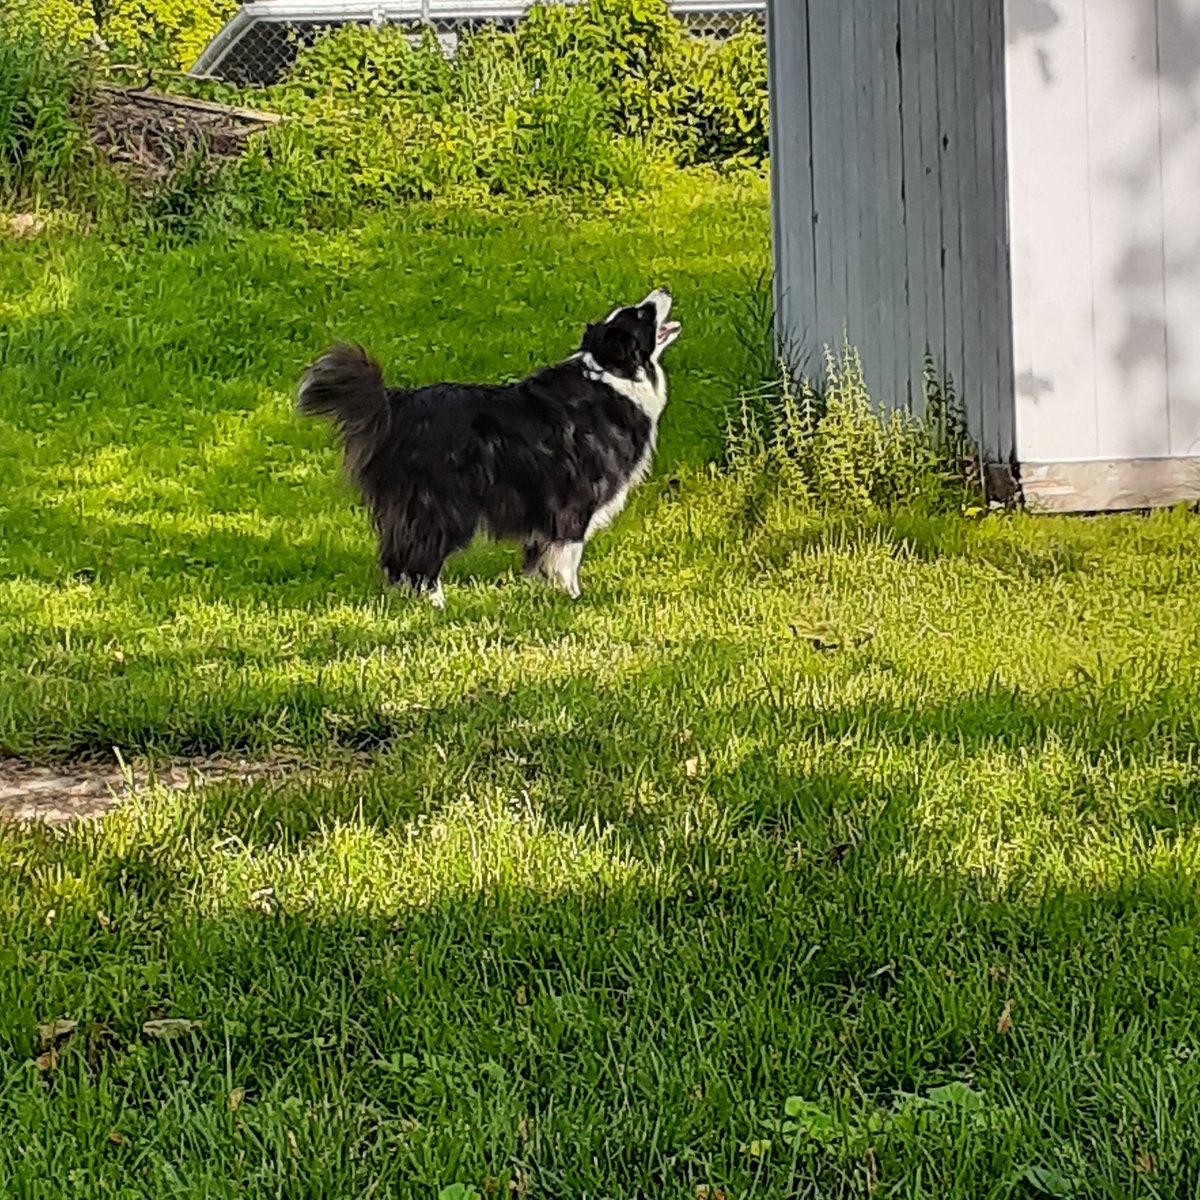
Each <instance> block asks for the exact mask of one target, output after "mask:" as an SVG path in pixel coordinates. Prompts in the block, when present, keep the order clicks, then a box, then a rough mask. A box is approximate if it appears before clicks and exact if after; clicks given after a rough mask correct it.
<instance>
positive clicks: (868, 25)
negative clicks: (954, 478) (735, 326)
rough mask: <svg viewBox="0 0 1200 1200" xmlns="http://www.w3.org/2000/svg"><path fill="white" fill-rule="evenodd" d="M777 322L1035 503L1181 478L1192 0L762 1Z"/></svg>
mask: <svg viewBox="0 0 1200 1200" xmlns="http://www.w3.org/2000/svg"><path fill="white" fill-rule="evenodd" d="M769 11H770V31H771V37H772V46H771V56H772V68H773V70H772V104H773V112H772V120H773V130H772V134H773V170H774V185H775V197H774V205H775V231H776V233H775V262H776V307H777V319H778V323H779V328H780V332H781V335H782V336H783V338H784V341H785V345H791V346H792V347H799V348H803V349H806V350H808V351H810V352H811V351H812V350H814V349H819V348H820V347H821V346H822V345H823V344H825V343H831V342H837V341H839V340H840V338H841V334H842V331H843V328H844V329H845V330H846V332H847V333H848V334H849V337H850V339H851V341H853V342H854V343H856V344H857V345H858V347H859V349H860V352H861V353H862V356H863V361H864V368H865V370H866V374H867V379H868V383H869V384H870V386H871V387H872V389H873V391H874V393H875V395H876V396H877V398H878V399H879V400H881V401H882V402H884V403H885V404H894V403H898V402H908V401H910V400H919V379H920V363H921V358H922V353H923V350H924V348H925V346H926V345H928V346H929V347H930V349H931V350H932V351H933V354H934V357H935V359H936V361H937V363H938V366H939V368H940V369H942V370H943V371H945V372H947V373H949V375H950V376H951V377H952V378H953V380H954V382H955V385H956V387H957V389H958V391H959V393H960V395H961V398H962V400H963V402H964V405H965V407H966V409H967V415H968V419H969V422H970V425H971V429H972V432H973V434H974V435H975V437H976V438H977V439H978V440H979V442H980V444H981V447H982V449H983V450H984V452H985V456H986V457H987V458H988V459H989V460H991V461H993V462H998V463H1007V462H1014V463H1016V464H1017V465H1018V468H1019V471H1020V475H1021V479H1022V486H1023V490H1024V493H1025V497H1026V499H1027V501H1029V502H1031V503H1033V504H1035V505H1038V506H1041V507H1060V508H1068V509H1069V508H1079V509H1082V508H1105V507H1141V506H1142V505H1146V504H1153V503H1163V502H1172V501H1175V500H1183V499H1196V498H1200V0H772V3H771V6H770V10H769Z"/></svg>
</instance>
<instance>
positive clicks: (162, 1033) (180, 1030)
mask: <svg viewBox="0 0 1200 1200" xmlns="http://www.w3.org/2000/svg"><path fill="white" fill-rule="evenodd" d="M203 1028H204V1022H203V1021H189V1020H187V1019H186V1018H184V1017H163V1018H161V1019H160V1020H157V1021H146V1022H145V1023H144V1024H143V1025H142V1032H143V1033H144V1034H145V1035H146V1036H147V1037H152V1038H159V1039H160V1040H162V1041H166V1040H167V1039H168V1038H175V1037H182V1036H183V1035H184V1034H185V1033H191V1032H192V1030H193V1029H203Z"/></svg>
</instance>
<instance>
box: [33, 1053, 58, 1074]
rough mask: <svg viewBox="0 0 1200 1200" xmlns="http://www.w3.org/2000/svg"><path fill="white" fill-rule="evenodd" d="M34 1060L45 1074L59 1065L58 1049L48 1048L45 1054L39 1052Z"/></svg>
mask: <svg viewBox="0 0 1200 1200" xmlns="http://www.w3.org/2000/svg"><path fill="white" fill-rule="evenodd" d="M33 1062H34V1065H35V1066H36V1067H37V1069H38V1070H39V1071H41V1072H43V1074H44V1073H45V1072H47V1071H53V1070H54V1068H55V1067H57V1066H58V1051H57V1050H47V1051H46V1053H45V1054H39V1055H38V1056H37V1058H35V1059H34V1060H33Z"/></svg>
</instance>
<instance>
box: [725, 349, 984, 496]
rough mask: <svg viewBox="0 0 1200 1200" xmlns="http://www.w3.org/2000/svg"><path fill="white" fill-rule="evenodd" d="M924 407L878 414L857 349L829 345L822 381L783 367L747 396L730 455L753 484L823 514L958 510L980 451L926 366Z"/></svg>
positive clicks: (974, 492)
mask: <svg viewBox="0 0 1200 1200" xmlns="http://www.w3.org/2000/svg"><path fill="white" fill-rule="evenodd" d="M925 389H926V411H925V414H924V415H923V416H921V417H915V416H913V415H912V414H910V413H908V412H906V411H904V410H895V411H893V412H892V413H890V414H888V415H886V416H883V415H881V414H880V413H879V411H878V410H877V408H876V407H875V406H874V404H873V403H872V401H871V397H870V395H869V393H868V391H867V386H866V383H865V381H864V379H863V374H862V366H861V363H860V362H859V358H858V354H857V352H856V351H854V350H853V349H852V348H851V347H849V346H847V347H844V348H843V349H842V351H841V352H840V353H839V354H836V355H835V354H833V353H832V352H827V354H826V358H825V373H824V379H823V380H822V382H821V384H820V386H818V385H816V384H814V383H813V382H811V381H810V380H808V379H797V378H796V377H795V376H794V375H793V374H792V373H791V372H790V371H788V370H787V369H784V370H783V371H782V372H781V374H780V378H779V380H778V382H777V383H776V384H775V385H774V386H773V387H771V388H770V389H769V390H768V392H767V393H766V394H765V395H762V394H760V395H757V396H753V397H746V398H744V399H743V402H742V405H741V412H740V414H739V417H738V419H737V420H736V422H735V423H734V424H733V426H732V427H731V429H730V435H729V445H728V460H729V463H730V467H731V469H732V471H733V473H734V475H735V476H737V477H739V478H741V479H742V480H744V481H745V482H746V483H747V484H748V485H752V486H753V487H754V488H755V489H761V487H762V486H763V485H767V486H770V487H772V488H774V489H775V490H776V491H777V494H778V496H779V497H780V498H782V499H783V500H784V502H785V503H788V504H794V505H798V506H800V507H802V508H805V509H808V510H811V511H813V512H819V513H837V514H851V515H865V514H867V513H871V512H886V511H891V510H895V509H914V510H919V511H921V512H928V513H932V512H947V511H949V512H957V511H959V510H961V509H962V508H963V507H964V506H971V505H975V504H978V502H979V487H978V480H977V477H976V475H975V471H974V464H975V462H976V457H975V454H974V451H973V448H972V446H971V444H970V441H969V439H968V437H967V434H966V430H965V426H964V424H963V421H962V418H961V414H960V413H959V411H958V408H957V404H956V401H955V399H954V396H953V394H952V392H951V391H950V390H949V389H948V388H947V387H944V386H942V385H941V384H940V383H939V382H938V380H937V379H936V377H935V375H934V373H933V370H932V364H931V363H927V364H926V371H925Z"/></svg>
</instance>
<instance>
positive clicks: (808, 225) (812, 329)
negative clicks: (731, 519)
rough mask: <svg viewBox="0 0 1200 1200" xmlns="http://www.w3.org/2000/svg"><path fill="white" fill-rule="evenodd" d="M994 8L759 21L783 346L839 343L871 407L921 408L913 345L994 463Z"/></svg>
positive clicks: (1000, 437) (1003, 386) (824, 7)
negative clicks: (767, 52)
mask: <svg viewBox="0 0 1200 1200" xmlns="http://www.w3.org/2000/svg"><path fill="white" fill-rule="evenodd" d="M1002 3H1003V0H972V3H970V4H965V3H962V2H961V0H840V2H835V0H773V3H772V4H771V6H770V8H769V17H770V37H771V41H772V67H773V70H772V81H771V87H772V93H771V99H772V134H773V143H772V145H773V158H772V162H773V170H774V182H775V196H774V205H775V229H776V244H775V263H776V287H777V296H778V309H777V312H778V319H779V325H780V332H781V335H782V338H783V342H784V345H785V347H788V346H791V347H792V348H793V349H799V350H801V351H802V352H806V353H807V355H808V356H812V355H813V354H819V353H820V352H821V350H822V348H823V347H824V346H825V345H834V344H837V343H840V341H841V339H842V336H843V333H845V334H846V335H847V336H848V337H849V339H850V341H851V342H852V343H854V344H855V345H856V346H857V347H858V349H859V351H860V353H861V355H862V359H863V367H864V371H865V374H866V378H867V383H868V385H869V386H870V388H871V390H872V393H873V395H874V396H875V397H876V399H877V400H878V401H880V402H881V403H882V404H884V405H886V406H889V407H894V406H898V405H911V406H912V407H914V408H915V409H918V410H919V409H920V407H921V404H922V402H923V394H922V386H921V385H922V367H923V360H924V355H925V351H926V348H928V349H929V350H930V352H931V353H932V354H933V357H934V360H935V362H936V363H937V365H938V368H939V370H941V371H942V372H943V373H947V374H949V375H950V377H951V378H952V379H953V382H954V385H955V388H956V390H957V391H958V393H959V396H960V399H961V400H962V402H963V405H964V408H965V409H966V411H967V416H968V420H969V422H970V425H971V429H972V433H973V434H974V435H975V437H976V438H978V439H980V441H981V444H982V446H983V448H984V450H985V452H986V453H987V455H988V456H989V457H992V458H996V459H1005V460H1006V459H1007V458H1008V457H1009V456H1010V455H1011V453H1012V449H1013V405H1012V395H1013V385H1012V342H1011V330H1012V325H1011V318H1010V312H1011V295H1010V274H1009V270H1008V255H1007V245H1008V240H1007V230H1006V224H1005V218H1006V206H1005V204H1004V196H1005V183H1004V162H1003V136H1002V134H1003V130H1004V87H1003V76H1002V68H1003V54H1002V50H1001V48H1000V46H999V44H998V43H999V42H1000V40H1001V34H1002V29H1003V13H1002V10H1001V4H1002ZM785 64H791V65H790V67H787V68H785ZM806 231H807V235H806Z"/></svg>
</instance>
